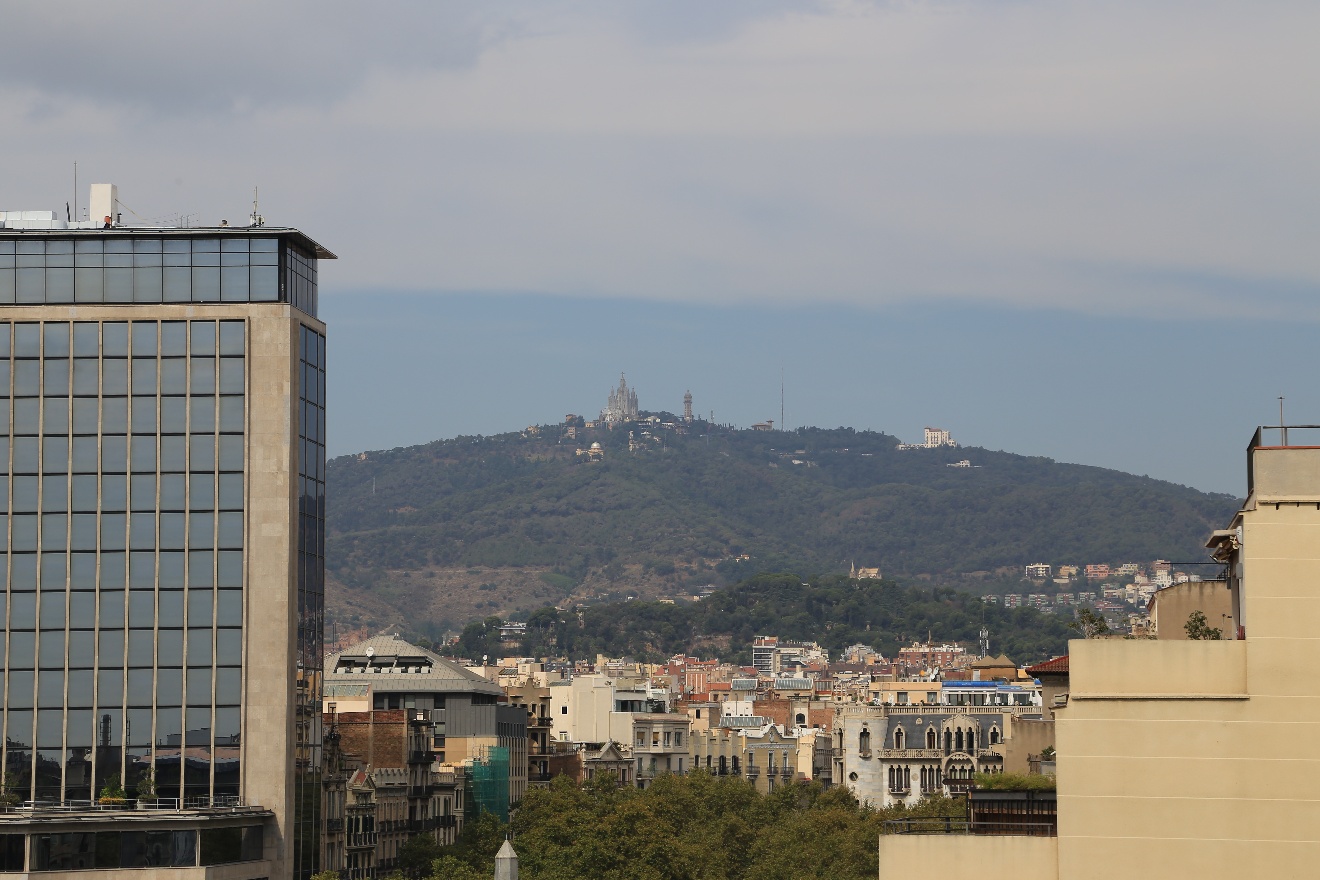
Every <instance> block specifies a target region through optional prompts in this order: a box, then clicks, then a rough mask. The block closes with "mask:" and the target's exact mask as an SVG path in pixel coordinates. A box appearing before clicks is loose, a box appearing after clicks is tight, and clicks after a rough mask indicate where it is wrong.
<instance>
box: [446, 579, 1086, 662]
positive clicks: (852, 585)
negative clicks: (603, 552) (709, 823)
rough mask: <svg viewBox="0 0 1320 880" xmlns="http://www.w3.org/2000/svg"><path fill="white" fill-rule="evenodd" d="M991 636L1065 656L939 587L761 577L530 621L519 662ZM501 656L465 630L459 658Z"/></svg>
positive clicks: (890, 648)
mask: <svg viewBox="0 0 1320 880" xmlns="http://www.w3.org/2000/svg"><path fill="white" fill-rule="evenodd" d="M982 627H986V628H988V630H989V632H990V638H991V650H992V651H993V652H994V653H1006V654H1008V655H1009V656H1010V657H1012V658H1013V659H1014V660H1016V661H1017V662H1019V663H1035V662H1039V661H1041V660H1045V659H1048V658H1049V657H1052V656H1055V655H1057V654H1060V653H1063V652H1065V651H1067V649H1068V648H1067V642H1068V637H1069V636H1070V635H1074V636H1075V635H1076V634H1075V633H1073V632H1072V631H1071V630H1070V629H1069V627H1068V621H1067V620H1066V619H1064V618H1062V617H1057V616H1055V615H1052V614H1041V613H1040V612H1039V611H1036V610H1035V609H1032V608H1003V607H1000V606H998V605H987V604H986V603H984V602H982V601H981V600H980V599H979V598H978V597H977V596H974V595H972V594H970V593H966V592H962V591H959V590H952V589H948V588H945V587H935V588H934V589H931V590H926V589H922V588H919V587H905V586H902V585H900V584H895V583H893V582H892V581H882V580H850V579H849V578H847V577H846V576H843V575H833V576H827V577H823V578H817V579H813V580H812V581H809V582H807V581H801V580H800V579H799V578H798V577H797V576H790V575H774V574H762V575H757V576H756V577H753V578H750V579H749V580H747V581H744V582H743V583H740V584H736V585H734V586H732V587H729V588H728V589H724V590H717V591H716V592H715V593H714V594H712V595H711V596H709V597H707V598H705V599H703V600H701V601H700V602H694V603H691V604H686V605H667V604H663V603H660V602H625V603H622V604H618V605H593V606H589V607H587V608H586V609H584V610H583V611H582V613H581V614H580V615H578V614H575V613H573V612H571V611H560V610H558V609H556V608H553V607H546V608H539V609H537V610H536V611H534V612H532V614H531V615H530V616H529V617H528V618H527V632H526V635H525V636H524V638H523V642H522V644H521V645H520V647H519V651H520V655H521V656H528V657H543V656H567V657H571V658H573V659H592V658H594V657H595V656H596V655H597V654H605V655H606V656H609V657H635V658H637V659H639V660H644V661H646V660H650V661H655V662H659V661H662V660H664V659H666V658H668V657H672V656H674V655H675V654H697V655H701V656H706V657H711V656H717V657H719V658H721V659H723V660H729V661H733V662H740V663H743V664H750V663H751V662H752V655H751V646H752V640H753V638H755V637H756V636H757V635H762V634H764V633H775V634H777V635H779V636H781V637H783V638H786V639H795V640H803V641H814V642H818V643H820V645H821V646H822V647H824V648H827V649H829V651H830V656H832V657H836V658H837V657H839V656H840V655H841V654H842V651H843V649H844V648H847V647H849V646H851V645H856V644H859V643H860V644H865V645H870V646H871V647H873V648H875V649H877V650H879V651H880V652H881V653H882V654H884V655H885V656H886V657H893V656H896V655H897V653H898V649H899V648H900V647H903V646H904V645H907V644H910V643H911V642H913V641H914V640H918V639H920V640H925V638H926V637H927V634H938V636H939V638H941V639H945V640H948V641H953V642H962V643H964V644H973V643H975V642H976V641H977V639H978V637H979V633H980V630H981V628H982ZM507 650H508V648H507V646H505V645H504V644H502V642H501V639H500V631H499V623H498V622H497V618H494V617H492V618H491V619H490V620H489V621H476V622H473V623H470V624H468V626H467V627H465V628H464V630H463V633H462V637H461V638H460V639H459V645H458V653H459V654H461V655H462V656H465V657H480V656H482V655H490V656H492V657H494V656H498V655H499V654H501V653H505V652H507Z"/></svg>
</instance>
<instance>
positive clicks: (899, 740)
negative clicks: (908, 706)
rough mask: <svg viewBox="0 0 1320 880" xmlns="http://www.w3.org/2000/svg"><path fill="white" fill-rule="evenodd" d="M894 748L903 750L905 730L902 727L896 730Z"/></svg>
mask: <svg viewBox="0 0 1320 880" xmlns="http://www.w3.org/2000/svg"><path fill="white" fill-rule="evenodd" d="M894 748H896V749H901V748H903V728H901V727H896V728H894Z"/></svg>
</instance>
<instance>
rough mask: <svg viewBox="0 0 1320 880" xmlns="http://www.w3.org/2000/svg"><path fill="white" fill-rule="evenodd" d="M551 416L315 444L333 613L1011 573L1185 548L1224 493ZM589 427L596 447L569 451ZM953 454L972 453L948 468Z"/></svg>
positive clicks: (455, 624)
mask: <svg viewBox="0 0 1320 880" xmlns="http://www.w3.org/2000/svg"><path fill="white" fill-rule="evenodd" d="M630 430H631V432H632V437H631V440H632V445H633V447H634V448H633V449H632V450H631V451H630V449H629V445H630ZM643 431H648V432H649V433H648V434H645V435H644V434H643ZM564 433H565V432H564V430H563V428H562V427H560V426H544V427H542V428H541V429H539V431H536V432H531V431H529V432H525V433H523V434H506V435H500V436H496V437H459V438H455V439H452V440H442V441H437V442H435V443H430V444H427V445H424V446H416V447H410V448H406V449H394V450H390V451H385V452H371V453H368V454H366V455H364V456H349V457H343V458H337V459H334V460H333V461H331V462H330V463H329V466H328V479H329V486H328V495H329V503H330V507H329V522H328V526H329V538H328V546H327V567H328V569H329V572H330V578H331V583H330V609H331V615H332V619H334V620H335V621H336V622H338V623H341V624H344V625H350V626H351V625H359V624H360V625H363V626H370V625H375V624H383V623H393V622H399V621H404V620H407V621H409V622H411V623H412V624H413V625H414V626H415V627H418V628H423V629H426V628H428V627H429V628H434V629H437V630H438V629H440V628H461V626H462V625H463V624H464V623H466V622H467V621H468V620H471V619H474V618H478V617H483V616H486V615H488V614H510V613H513V612H516V611H522V612H524V613H526V612H529V611H530V610H532V609H534V608H537V607H540V606H542V605H545V604H547V603H555V602H562V601H564V600H566V599H568V598H569V597H570V596H573V597H577V598H583V597H587V596H598V597H599V596H606V595H614V596H618V597H622V596H623V595H627V594H633V595H638V596H641V597H647V596H657V595H664V594H681V593H683V592H685V591H690V588H692V587H696V586H699V585H704V584H708V583H714V584H717V585H721V584H725V583H730V582H732V581H735V580H738V579H741V578H743V577H746V576H750V575H752V574H755V573H756V572H757V571H772V570H777V571H798V572H801V573H803V574H807V573H813V572H814V573H828V572H839V571H846V570H847V569H848V567H849V565H850V564H852V563H854V562H855V563H856V564H857V565H858V566H867V567H879V568H880V569H881V570H882V571H883V573H884V575H885V576H886V577H898V578H910V577H925V578H933V579H935V580H936V581H941V580H944V581H947V580H949V579H953V580H957V579H958V578H960V577H964V578H965V577H966V576H967V575H968V574H969V573H978V574H977V576H979V577H989V578H996V577H998V578H1011V577H1015V576H1020V573H1021V566H1022V565H1023V564H1025V563H1030V562H1037V561H1045V562H1051V563H1064V562H1068V563H1077V564H1085V563H1087V562H1122V561H1128V560H1134V561H1149V560H1151V559H1156V558H1161V557H1162V558H1168V559H1182V560H1194V559H1201V558H1203V556H1204V550H1203V549H1202V544H1203V542H1204V540H1205V536H1206V535H1207V534H1208V532H1209V531H1210V530H1212V529H1214V528H1219V527H1221V526H1222V524H1223V523H1224V522H1226V521H1227V520H1228V518H1229V517H1230V516H1231V515H1232V513H1233V511H1234V509H1235V504H1236V501H1235V499H1233V498H1231V497H1229V496H1226V495H1208V494H1205V493H1202V492H1199V491H1197V490H1195V489H1190V488H1187V487H1184V486H1178V485H1174V484H1171V483H1165V482H1161V481H1159V480H1153V479H1149V478H1146V477H1137V476H1133V475H1130V474H1125V473H1121V472H1117V471H1112V470H1105V469H1102V468H1095V467H1087V466H1083V465H1072V464H1060V463H1058V462H1055V461H1052V460H1049V459H1045V458H1031V457H1025V456H1019V455H1013V454H1010V453H1005V452H993V451H989V450H984V449H978V448H974V447H963V448H956V449H955V448H941V449H914V450H901V451H900V450H897V449H896V448H895V446H896V445H897V440H896V439H895V438H893V437H891V436H888V435H885V434H880V433H874V432H861V431H853V430H851V429H845V428H840V429H833V430H827V429H815V428H808V429H803V430H801V431H796V432H779V431H770V432H762V431H742V430H729V429H724V428H718V427H712V426H707V425H705V424H704V423H697V424H695V425H693V426H691V427H690V429H689V433H687V434H686V435H679V434H677V433H675V432H673V431H666V430H663V429H661V428H650V427H648V426H644V425H629V426H624V427H622V428H620V427H616V428H615V429H614V430H613V431H609V430H605V429H598V430H587V431H583V430H579V431H578V437H577V438H576V439H572V440H570V439H568V438H566V437H565V436H564ZM593 442H598V443H599V444H600V445H601V447H602V449H603V460H599V461H588V456H586V455H581V454H578V451H579V450H585V449H586V448H587V447H588V446H589V445H590V444H591V443H593ZM962 460H968V461H970V462H971V464H972V465H973V467H949V466H948V465H950V464H954V463H956V462H959V461H962ZM742 556H746V557H749V558H747V559H742V560H740V559H739V558H738V557H742Z"/></svg>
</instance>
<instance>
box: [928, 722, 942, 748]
mask: <svg viewBox="0 0 1320 880" xmlns="http://www.w3.org/2000/svg"><path fill="white" fill-rule="evenodd" d="M938 739H939V738H938V737H937V736H936V735H935V728H933V727H932V728H929V729H928V730H927V731H926V748H928V749H938V748H939V743H938Z"/></svg>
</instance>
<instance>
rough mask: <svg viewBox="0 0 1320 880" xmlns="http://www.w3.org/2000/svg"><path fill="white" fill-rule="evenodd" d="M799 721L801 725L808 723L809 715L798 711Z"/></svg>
mask: <svg viewBox="0 0 1320 880" xmlns="http://www.w3.org/2000/svg"><path fill="white" fill-rule="evenodd" d="M797 723H798V725H799V726H801V725H803V724H806V723H807V716H806V715H803V714H802V713H801V712H799V713H797Z"/></svg>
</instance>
